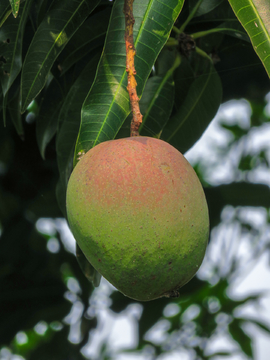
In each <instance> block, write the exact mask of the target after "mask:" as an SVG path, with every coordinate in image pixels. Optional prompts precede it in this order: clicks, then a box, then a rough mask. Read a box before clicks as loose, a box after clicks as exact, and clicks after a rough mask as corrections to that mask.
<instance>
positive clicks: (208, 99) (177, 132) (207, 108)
mask: <svg viewBox="0 0 270 360" xmlns="http://www.w3.org/2000/svg"><path fill="white" fill-rule="evenodd" d="M221 98H222V87H221V82H220V79H219V76H218V74H217V72H216V70H215V68H214V67H213V66H212V65H211V64H210V62H209V61H208V64H207V68H206V69H205V72H204V73H203V74H202V75H200V76H198V77H197V78H196V79H195V80H194V82H193V83H192V84H191V86H190V88H189V90H188V94H187V96H186V98H185V100H184V102H183V104H182V105H181V107H180V109H179V110H178V111H177V112H176V114H175V115H174V116H173V117H172V118H171V119H170V120H169V121H168V123H167V125H166V126H165V128H164V130H163V131H162V134H161V139H162V140H165V141H167V142H169V143H170V144H172V145H173V146H174V147H176V148H177V149H178V150H179V151H181V152H182V153H184V152H186V151H187V150H188V149H189V148H190V147H191V146H193V145H194V143H195V142H196V141H197V140H198V139H199V138H200V136H201V135H202V134H203V132H204V131H205V129H206V128H207V126H208V125H209V123H210V122H211V121H212V119H213V118H214V116H215V115H216V112H217V110H218V108H219V105H220V103H221Z"/></svg>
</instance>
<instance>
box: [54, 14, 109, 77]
mask: <svg viewBox="0 0 270 360" xmlns="http://www.w3.org/2000/svg"><path fill="white" fill-rule="evenodd" d="M110 14H111V8H106V9H105V10H103V11H99V12H98V13H97V14H95V15H93V16H91V17H89V18H88V19H87V20H86V21H85V22H84V23H83V24H82V26H81V27H80V28H79V30H78V31H76V33H75V34H74V36H73V37H72V39H71V40H70V41H69V43H68V44H67V46H66V47H65V49H64V51H62V53H61V54H60V56H59V57H58V61H59V62H60V67H61V75H62V74H64V73H65V72H66V71H67V70H68V69H69V68H70V67H71V66H72V65H73V64H74V63H76V62H78V61H79V60H80V59H82V57H83V56H85V55H86V54H88V53H90V52H91V51H93V50H94V49H96V48H97V47H100V46H102V45H103V42H104V41H103V39H104V40H105V35H106V32H107V28H108V24H109V19H110Z"/></svg>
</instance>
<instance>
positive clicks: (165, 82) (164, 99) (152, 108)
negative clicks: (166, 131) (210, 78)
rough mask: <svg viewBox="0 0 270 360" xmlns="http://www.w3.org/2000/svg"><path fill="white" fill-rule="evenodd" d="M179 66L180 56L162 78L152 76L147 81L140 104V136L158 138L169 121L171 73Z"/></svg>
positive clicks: (172, 88)
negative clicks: (141, 118)
mask: <svg viewBox="0 0 270 360" xmlns="http://www.w3.org/2000/svg"><path fill="white" fill-rule="evenodd" d="M179 65H180V56H177V57H176V60H175V63H174V65H173V66H172V67H171V69H169V70H168V71H167V73H166V74H165V75H164V76H153V77H151V78H150V79H149V80H148V81H147V83H146V86H145V88H144V92H143V95H142V98H141V102H140V106H141V111H142V114H143V122H142V124H141V126H140V134H141V135H148V136H149V135H150V136H153V135H154V136H155V137H159V136H160V133H161V131H162V129H163V128H164V126H165V125H166V123H167V121H168V120H169V118H170V115H171V111H172V107H173V101H172V99H173V98H174V81H173V73H174V70H175V69H176V68H177V67H178V66H179Z"/></svg>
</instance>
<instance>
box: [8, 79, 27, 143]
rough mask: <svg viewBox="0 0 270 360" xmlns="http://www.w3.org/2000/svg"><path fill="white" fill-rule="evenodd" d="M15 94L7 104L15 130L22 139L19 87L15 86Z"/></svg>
mask: <svg viewBox="0 0 270 360" xmlns="http://www.w3.org/2000/svg"><path fill="white" fill-rule="evenodd" d="M16 90H17V91H16V93H15V96H14V97H13V98H12V99H11V101H10V102H9V105H8V110H9V115H10V117H11V120H12V123H13V125H14V127H15V129H16V131H17V134H18V135H19V136H20V138H21V139H22V140H24V129H23V124H22V116H21V106H20V100H21V94H20V87H19V86H17V87H16Z"/></svg>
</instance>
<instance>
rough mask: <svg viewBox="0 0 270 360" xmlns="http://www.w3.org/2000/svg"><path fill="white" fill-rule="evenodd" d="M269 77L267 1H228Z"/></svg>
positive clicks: (269, 26) (269, 30) (269, 35)
mask: <svg viewBox="0 0 270 360" xmlns="http://www.w3.org/2000/svg"><path fill="white" fill-rule="evenodd" d="M229 3H230V5H231V7H232V8H233V11H234V12H235V15H236V16H237V17H238V19H239V21H240V22H241V24H242V25H243V27H244V28H245V30H246V31H247V33H248V35H249V37H250V40H251V42H252V45H253V48H254V50H255V51H256V53H257V55H258V56H259V58H260V59H261V61H262V63H263V65H264V67H265V70H266V72H267V74H268V76H269V77H270V20H269V13H270V3H269V1H268V0H229Z"/></svg>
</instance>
